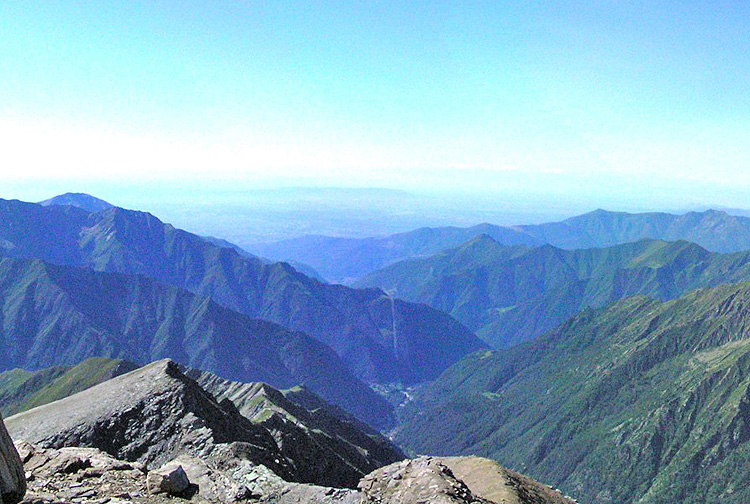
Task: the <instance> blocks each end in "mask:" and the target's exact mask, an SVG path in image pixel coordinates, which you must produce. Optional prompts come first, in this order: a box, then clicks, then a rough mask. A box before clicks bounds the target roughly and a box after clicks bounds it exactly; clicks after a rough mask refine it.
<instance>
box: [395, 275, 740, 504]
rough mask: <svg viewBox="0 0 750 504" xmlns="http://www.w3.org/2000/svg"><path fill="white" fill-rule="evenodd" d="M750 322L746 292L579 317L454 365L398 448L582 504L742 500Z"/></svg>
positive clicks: (411, 415)
mask: <svg viewBox="0 0 750 504" xmlns="http://www.w3.org/2000/svg"><path fill="white" fill-rule="evenodd" d="M749 319H750V284H739V285H724V286H720V287H716V288H713V289H701V290H698V291H694V292H692V293H690V294H687V295H685V296H684V297H682V298H679V299H677V300H674V301H670V302H666V303H660V302H658V301H654V300H651V299H648V298H645V297H632V298H628V299H625V300H623V301H620V302H619V303H617V304H615V305H613V306H612V307H610V308H607V309H601V310H586V311H584V312H582V313H581V314H579V315H578V316H576V317H575V318H574V319H572V320H571V321H569V322H567V323H565V324H564V325H562V326H561V327H560V328H559V329H557V330H556V331H554V332H552V333H550V334H549V335H548V336H545V337H543V338H540V339H537V340H535V341H533V342H531V343H527V344H522V345H519V346H517V347H514V348H512V349H509V350H501V351H495V352H479V353H477V354H474V355H472V356H469V357H467V358H465V359H464V360H462V361H461V362H460V363H458V364H456V365H455V366H453V367H451V368H450V369H449V370H447V371H446V372H445V373H444V374H443V375H442V376H441V377H440V378H439V379H438V380H437V381H436V382H435V383H434V384H432V385H430V386H428V387H427V388H426V389H424V390H423V391H422V392H421V393H418V394H417V396H416V399H415V401H414V402H412V403H410V404H409V405H408V406H407V408H406V409H405V410H404V411H403V412H402V417H403V420H404V421H405V426H404V427H403V428H402V430H401V431H400V432H399V433H398V435H397V436H396V439H397V441H399V442H402V443H404V445H406V446H407V447H409V448H411V449H414V450H416V451H417V452H420V453H425V452H426V453H454V454H455V453H471V454H478V455H484V456H490V457H492V458H496V459H497V460H503V461H505V462H506V463H508V464H510V465H511V466H513V467H517V468H521V469H522V470H524V471H527V472H528V473H530V474H532V475H535V477H540V476H541V477H544V478H546V480H547V481H549V482H550V483H554V484H556V485H558V486H560V487H561V488H563V489H564V490H567V491H572V490H573V489H575V493H576V495H577V496H579V497H580V499H581V501H582V502H590V503H597V504H598V503H601V504H603V503H614V502H617V503H622V504H628V503H635V502H638V503H641V504H654V503H660V504H673V503H676V502H705V503H720V502H721V503H736V504H740V503H746V502H749V501H750V487H748V486H747V484H746V483H747V481H748V478H750V443H749V442H748V441H750V421H749V419H750V325H748V324H747V321H748V320H749Z"/></svg>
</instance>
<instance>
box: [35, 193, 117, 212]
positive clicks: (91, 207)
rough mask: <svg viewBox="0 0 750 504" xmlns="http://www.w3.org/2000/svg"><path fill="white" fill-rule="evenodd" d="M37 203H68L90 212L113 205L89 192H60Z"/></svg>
mask: <svg viewBox="0 0 750 504" xmlns="http://www.w3.org/2000/svg"><path fill="white" fill-rule="evenodd" d="M39 204H40V205H42V206H55V205H58V206H60V205H69V206H74V207H78V208H81V209H83V210H86V211H87V212H92V213H94V212H100V211H102V210H106V209H108V208H112V207H113V206H114V205H112V204H111V203H108V202H106V201H104V200H103V199H99V198H97V197H95V196H91V195H90V194H86V193H72V192H69V193H65V194H60V195H57V196H55V197H53V198H50V199H47V200H44V201H40V202H39Z"/></svg>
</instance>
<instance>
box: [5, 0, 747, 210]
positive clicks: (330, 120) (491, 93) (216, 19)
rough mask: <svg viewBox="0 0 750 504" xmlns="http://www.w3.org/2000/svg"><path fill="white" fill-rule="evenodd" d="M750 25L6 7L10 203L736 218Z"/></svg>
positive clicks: (502, 10) (509, 6) (329, 9)
mask: <svg viewBox="0 0 750 504" xmlns="http://www.w3.org/2000/svg"><path fill="white" fill-rule="evenodd" d="M748 19H750V17H749V16H748V15H747V6H746V5H745V4H743V3H737V2H724V3H721V4H720V5H719V4H716V3H700V2H673V1H662V2H636V3H633V2H615V1H609V0H608V1H603V2H594V3H581V2H571V1H559V2H552V1H547V2H483V1H476V2H444V1H437V2H430V3H429V4H423V3H414V2H395V1H384V2H377V3H371V2H336V1H323V2H309V3H308V2H282V3H278V2H267V1H263V0H261V1H238V2H208V1H205V0H199V1H197V2H191V3H190V4H189V5H181V6H179V7H177V6H176V5H175V4H174V3H172V2H156V3H154V2H147V3H132V2H119V1H115V0H104V1H101V2H95V3H85V4H81V3H79V2H62V3H58V4H55V5H54V6H49V5H39V4H35V3H33V2H3V3H2V5H0V44H2V47H3V58H0V75H3V79H2V80H0V138H2V139H3V146H2V147H3V148H2V149H0V166H2V167H3V170H2V173H0V184H2V187H3V194H2V196H3V197H10V198H20V199H25V200H31V201H39V200H42V199H46V198H48V197H50V196H52V195H54V194H59V193H63V192H68V191H80V192H87V193H91V194H93V195H95V196H98V197H101V198H104V199H106V200H109V201H113V202H115V203H117V204H122V205H127V206H132V207H138V208H144V209H150V210H154V211H158V212H159V213H161V214H162V215H164V214H165V213H166V214H167V215H166V217H167V218H170V216H169V215H168V214H169V212H170V211H169V210H168V208H167V205H176V206H181V205H192V204H195V203H206V204H211V205H213V204H218V205H224V206H225V208H226V207H227V205H229V204H230V203H232V204H234V203H235V202H236V201H231V202H230V201H228V198H225V197H224V196H225V195H226V194H228V193H234V194H235V196H236V195H238V194H243V193H247V194H249V193H251V192H252V191H254V190H257V189H274V188H282V187H283V188H290V187H317V188H321V187H366V188H387V189H398V190H405V191H408V192H410V193H414V194H427V195H434V196H435V197H436V198H437V199H438V200H439V201H441V202H442V203H444V204H443V206H444V207H447V206H448V203H455V205H454V207H455V208H456V212H457V217H458V219H459V220H460V219H462V218H469V217H468V215H469V214H467V213H466V211H470V212H473V214H471V215H473V217H471V218H476V216H478V215H480V214H481V213H482V212H484V211H486V210H487V208H489V207H488V206H487V204H486V202H487V201H490V202H501V203H500V204H499V205H497V206H495V207H492V208H490V211H491V212H496V211H497V210H498V209H500V211H501V212H512V213H510V214H509V215H510V217H508V218H509V219H514V220H518V221H525V222H529V221H533V220H537V219H536V217H534V216H552V215H551V214H555V215H557V214H560V213H562V214H565V215H572V214H575V213H581V212H584V211H588V210H592V209H595V208H599V207H602V208H609V209H613V210H645V209H654V210H662V209H669V208H685V207H686V206H687V207H691V206H699V205H703V206H707V205H722V206H724V207H732V208H743V207H744V206H746V205H745V202H746V201H747V194H748V193H750V178H748V177H747V169H748V167H749V166H750V124H749V123H748V121H747V117H750V95H749V94H748V93H747V89H750V51H748V50H747V48H748V42H750V40H749V38H750V35H749V34H750V26H749V23H748ZM217 194H218V195H220V196H218V197H217V196H216V195H217ZM467 204H468V206H467ZM428 208H429V207H428ZM509 209H515V210H512V211H511V210H509ZM437 213H438V212H436V214H437ZM519 214H524V215H528V217H523V215H519ZM172 215H174V217H175V218H178V217H179V213H178V212H176V211H175V212H174V213H173V214H172ZM185 222H187V221H185ZM441 222H443V221H441ZM462 222H463V221H462ZM462 222H457V223H462ZM181 224H183V223H181ZM183 225H184V224H183Z"/></svg>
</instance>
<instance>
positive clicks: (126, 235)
mask: <svg viewBox="0 0 750 504" xmlns="http://www.w3.org/2000/svg"><path fill="white" fill-rule="evenodd" d="M0 255H6V256H10V257H39V258H42V259H44V260H47V261H49V262H52V263H56V264H65V265H74V266H83V267H88V268H93V269H95V270H98V271H111V272H120V273H126V274H139V275H145V276H148V277H151V278H154V279H156V280H157V281H159V282H162V283H165V284H171V285H175V286H177V287H180V288H184V289H187V290H189V291H191V292H193V293H196V294H198V295H201V296H208V297H211V298H212V299H213V300H215V301H216V302H218V303H220V304H221V305H223V306H225V307H227V308H229V309H231V310H234V311H237V312H240V313H244V314H246V315H249V316H250V317H253V318H262V319H266V320H271V321H274V322H277V323H280V324H282V325H283V326H285V327H288V328H290V329H292V330H299V331H303V332H306V333H307V334H309V335H311V336H313V337H315V338H317V339H318V340H320V341H322V342H323V343H325V344H327V345H329V346H330V347H331V348H333V349H334V350H335V351H336V352H337V353H338V354H339V356H341V357H342V358H343V359H344V361H345V362H346V363H347V364H348V365H349V367H350V368H351V369H352V371H353V372H354V373H355V374H356V375H357V376H359V377H361V378H363V379H366V380H371V381H377V382H393V381H401V382H405V383H413V382H416V381H421V380H424V379H429V378H433V377H435V376H437V374H439V373H440V371H441V370H443V369H445V368H446V367H447V366H449V365H450V364H452V363H453V362H455V361H456V360H458V359H459V358H460V357H461V356H463V355H465V354H466V353H468V352H471V351H473V350H476V349H478V348H481V347H482V346H483V343H482V342H481V341H480V340H479V339H478V338H476V336H474V334H473V333H472V332H471V331H469V330H468V329H467V328H465V327H464V326H463V325H461V324H460V323H458V322H457V321H455V320H454V319H452V318H451V317H450V316H449V315H446V314H444V313H442V312H439V311H437V310H434V309H432V308H429V307H427V306H424V305H418V304H413V303H408V302H404V301H400V300H397V299H396V300H394V299H392V298H390V297H389V296H387V295H385V294H384V293H383V292H382V291H380V290H375V289H368V290H357V289H351V288H347V287H343V286H337V285H328V284H324V283H321V282H318V281H316V280H314V279H311V278H309V277H307V276H305V275H303V274H301V273H299V272H298V271H296V270H295V269H294V268H292V267H291V266H289V265H287V264H284V263H274V264H265V263H264V262H263V261H261V260H259V259H256V258H252V257H246V256H241V255H240V254H238V253H237V252H236V251H235V250H233V249H231V248H225V247H219V246H217V245H214V244H212V243H210V242H208V241H206V240H205V239H203V238H201V237H199V236H196V235H193V234H191V233H188V232H186V231H182V230H179V229H175V228H174V227H172V226H170V225H168V224H164V223H162V222H161V221H160V220H159V219H157V218H156V217H154V216H153V215H150V214H148V213H144V212H136V211H131V210H124V209H122V208H117V207H114V208H110V209H108V210H104V211H101V212H97V213H89V212H86V211H84V210H81V209H78V208H75V207H71V206H50V207H43V206H41V205H36V204H32V203H23V202H19V201H7V200H0Z"/></svg>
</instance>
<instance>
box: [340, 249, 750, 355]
mask: <svg viewBox="0 0 750 504" xmlns="http://www.w3.org/2000/svg"><path fill="white" fill-rule="evenodd" d="M749 280H750V253H748V252H735V253H727V254H720V253H716V252H708V251H707V250H705V249H704V248H702V247H700V246H698V245H696V244H694V243H691V242H686V241H677V242H665V241H660V240H650V239H644V240H640V241H638V242H635V243H627V244H623V245H615V246H612V247H605V248H593V249H582V250H564V249H561V248H557V247H553V246H552V245H543V246H541V247H533V248H529V247H524V246H511V247H509V246H504V245H501V244H499V243H498V242H497V241H495V240H494V239H492V238H491V237H490V236H488V235H480V236H478V237H476V238H474V239H472V240H470V241H468V242H467V243H465V244H463V245H461V246H460V247H458V248H455V249H451V250H448V251H445V252H442V253H440V254H437V255H435V256H432V257H429V258H426V259H411V260H405V261H401V262H398V263H396V264H393V265H391V266H388V267H386V268H384V269H382V270H379V271H376V272H373V273H371V274H369V275H367V276H365V277H364V278H363V279H362V280H360V281H359V282H357V283H356V284H355V286H358V287H375V286H377V287H381V288H383V289H385V290H386V291H388V292H390V293H391V294H393V295H394V296H398V297H401V298H404V299H408V300H410V301H414V302H419V303H425V304H428V305H430V306H432V307H433V308H436V309H438V310H442V311H445V312H446V313H450V314H451V315H453V316H454V317H455V318H456V319H458V320H459V321H461V322H463V323H464V324H465V325H466V326H467V327H469V328H470V329H472V330H474V331H476V333H477V334H478V335H479V336H481V337H482V338H483V339H484V340H485V341H486V342H487V343H489V344H490V345H491V346H493V347H496V348H500V347H508V346H512V345H515V344H518V343H520V342H523V341H527V340H529V339H533V338H535V337H537V336H540V335H542V334H544V333H546V332H548V331H550V330H552V329H554V328H555V327H556V326H557V325H558V324H560V323H562V322H564V321H565V320H567V319H568V318H570V317H571V316H572V315H574V314H575V313H577V312H578V311H580V310H581V309H583V308H585V307H587V306H590V307H594V308H600V307H603V306H606V305H609V304H611V303H613V302H615V301H618V300H620V299H622V298H624V297H627V296H633V295H646V296H650V297H652V298H654V299H659V300H663V301H664V300H669V299H674V298H675V297H678V296H680V295H682V294H685V293H687V292H689V291H691V290H695V289H698V288H701V287H711V286H715V285H719V284H721V283H727V282H742V281H749Z"/></svg>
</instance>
